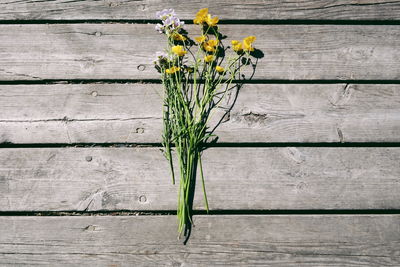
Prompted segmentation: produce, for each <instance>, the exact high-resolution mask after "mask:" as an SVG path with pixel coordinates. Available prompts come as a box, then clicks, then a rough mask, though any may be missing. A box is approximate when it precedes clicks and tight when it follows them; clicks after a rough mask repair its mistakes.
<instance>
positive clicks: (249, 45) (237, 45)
mask: <svg viewBox="0 0 400 267" xmlns="http://www.w3.org/2000/svg"><path fill="white" fill-rule="evenodd" d="M255 40H256V37H255V36H247V37H246V38H244V39H243V42H242V43H241V42H240V41H238V40H232V42H231V43H232V46H233V47H232V48H233V51H236V52H241V51H243V50H244V51H249V52H252V51H254V47H253V43H254V41H255Z"/></svg>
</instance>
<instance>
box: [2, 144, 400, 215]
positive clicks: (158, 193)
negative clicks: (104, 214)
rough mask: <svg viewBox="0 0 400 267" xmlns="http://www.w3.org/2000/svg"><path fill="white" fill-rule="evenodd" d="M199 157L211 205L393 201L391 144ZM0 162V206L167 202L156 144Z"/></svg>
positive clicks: (7, 154)
mask: <svg viewBox="0 0 400 267" xmlns="http://www.w3.org/2000/svg"><path fill="white" fill-rule="evenodd" d="M203 159H204V171H205V176H206V186H207V189H208V197H209V202H210V208H211V209H212V210H224V209H227V210H236V209H255V210H260V209H261V210H264V209H399V208H400V195H399V193H398V192H399V191H400V183H399V177H400V168H399V164H398V162H399V161H400V148H385V147H383V148H378V147H377V148H360V147H358V148H352V147H349V148H322V147H317V148H313V147H297V148H295V147H288V148H286V147H284V148H211V149H208V150H207V151H205V153H204V158H203ZM322 159H323V160H322ZM0 162H1V163H2V164H1V166H0V210H1V211H46V210H52V211H57V210H78V211H83V210H125V209H127V210H174V209H175V208H176V198H177V186H173V185H172V183H171V179H170V176H169V175H170V173H169V169H168V163H167V162H166V160H165V159H164V158H163V156H162V153H161V152H160V151H159V149H158V148H20V149H1V150H0ZM197 189H198V191H197V192H198V193H197V195H196V197H195V203H194V207H195V208H196V209H203V198H202V193H201V186H200V185H199V186H198V187H197Z"/></svg>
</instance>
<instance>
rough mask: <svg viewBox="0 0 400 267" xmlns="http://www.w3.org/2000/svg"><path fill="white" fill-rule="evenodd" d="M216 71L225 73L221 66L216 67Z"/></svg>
mask: <svg viewBox="0 0 400 267" xmlns="http://www.w3.org/2000/svg"><path fill="white" fill-rule="evenodd" d="M215 70H216V71H218V72H219V73H222V72H224V71H225V69H224V68H223V67H221V66H216V67H215Z"/></svg>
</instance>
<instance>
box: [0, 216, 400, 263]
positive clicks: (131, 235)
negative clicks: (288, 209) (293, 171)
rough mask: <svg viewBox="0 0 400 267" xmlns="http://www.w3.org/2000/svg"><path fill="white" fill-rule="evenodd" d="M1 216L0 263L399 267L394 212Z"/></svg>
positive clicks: (399, 237) (398, 237) (399, 221)
mask: <svg viewBox="0 0 400 267" xmlns="http://www.w3.org/2000/svg"><path fill="white" fill-rule="evenodd" d="M194 223H195V226H196V227H195V228H194V229H193V231H192V236H191V238H190V240H189V242H188V244H187V245H186V246H184V245H182V244H181V243H180V241H178V240H177V239H176V218H175V217H174V216H144V217H142V216H139V217H125V216H118V217H109V216H94V217H86V216H85V217H0V264H1V265H2V266H15V265H17V266H20V265H40V266H71V265H84V266H86V265H87V266H89V265H90V266H159V265H163V266H217V265H221V266H222V265H223V266H226V265H229V266H256V265H257V266H260V265H261V266H399V264H400V250H399V247H400V241H399V240H400V227H399V225H400V216H399V215H355V216H353V215H326V216H318V215H296V216H283V215H282V216H195V218H194Z"/></svg>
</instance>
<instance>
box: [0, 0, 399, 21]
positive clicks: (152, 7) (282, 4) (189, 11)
mask: <svg viewBox="0 0 400 267" xmlns="http://www.w3.org/2000/svg"><path fill="white" fill-rule="evenodd" d="M203 7H209V9H210V12H213V14H216V15H218V16H219V17H220V18H221V19H229V20H238V19H246V20H248V19H251V20H290V19H300V20H320V19H322V20H399V19H400V15H399V14H400V2H399V1H393V0H356V1H354V0H340V1H339V0H334V1H332V0H320V1H310V0H306V1H288V0H285V1H279V0H269V1H262V0H255V1H252V2H251V3H247V2H243V1H240V0H232V1H229V0H214V1H211V0H206V1H199V0H194V1H185V2H184V3H182V1H177V0H164V1H161V0H158V1H150V0H139V1H138V0H134V1H133V0H123V1H119V0H107V1H82V0H76V1H67V0H56V1H54V0H53V1H43V0H28V1H14V0H2V1H1V2H0V19H3V20H59V19H62V20H69V19H75V20H76V19H79V20H84V19H111V20H115V19H154V18H155V15H154V14H155V12H156V11H159V10H162V9H164V8H174V9H175V10H176V12H177V14H178V15H179V16H180V17H181V18H184V19H192V18H193V16H194V14H195V13H196V12H197V10H199V9H200V8H203Z"/></svg>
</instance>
